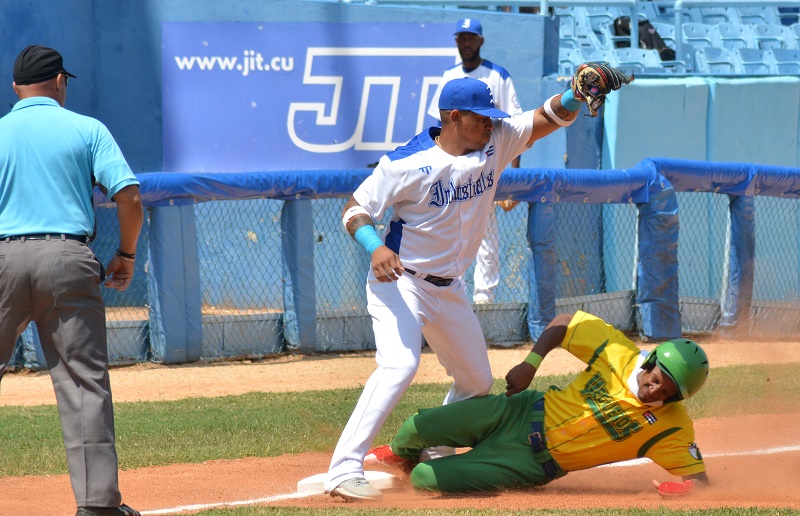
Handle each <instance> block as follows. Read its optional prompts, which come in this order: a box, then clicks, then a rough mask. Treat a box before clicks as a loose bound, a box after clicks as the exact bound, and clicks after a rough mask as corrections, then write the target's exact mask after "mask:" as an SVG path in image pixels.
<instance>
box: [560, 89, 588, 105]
mask: <svg viewBox="0 0 800 516" xmlns="http://www.w3.org/2000/svg"><path fill="white" fill-rule="evenodd" d="M582 104H583V102H581V101H580V100H578V99H576V98H575V94H574V93H572V89H571V88H570V89H568V90H567V91H565V92H564V94H563V95H561V105H562V106H564V109H567V110H569V111H580V110H581V105H582Z"/></svg>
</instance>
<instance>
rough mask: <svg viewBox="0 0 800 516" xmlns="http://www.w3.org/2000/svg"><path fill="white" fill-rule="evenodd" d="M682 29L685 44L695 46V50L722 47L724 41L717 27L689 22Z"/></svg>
mask: <svg viewBox="0 0 800 516" xmlns="http://www.w3.org/2000/svg"><path fill="white" fill-rule="evenodd" d="M681 28H682V30H683V42H684V43H689V44H690V45H694V46H695V48H704V47H722V39H721V38H720V36H719V32H718V31H717V27H716V26H715V25H707V24H705V23H694V22H689V23H684V24H683V25H682V26H681Z"/></svg>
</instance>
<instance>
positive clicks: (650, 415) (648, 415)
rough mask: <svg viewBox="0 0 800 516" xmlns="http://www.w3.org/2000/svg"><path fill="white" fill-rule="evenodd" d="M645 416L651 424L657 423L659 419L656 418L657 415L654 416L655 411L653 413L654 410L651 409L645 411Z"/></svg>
mask: <svg viewBox="0 0 800 516" xmlns="http://www.w3.org/2000/svg"><path fill="white" fill-rule="evenodd" d="M644 418H645V419H646V420H647V422H648V423H650V424H651V425H652V424H655V422H656V421H658V419H656V416H654V415H653V413H652V412H650V411H649V410H648V411H647V412H645V413H644Z"/></svg>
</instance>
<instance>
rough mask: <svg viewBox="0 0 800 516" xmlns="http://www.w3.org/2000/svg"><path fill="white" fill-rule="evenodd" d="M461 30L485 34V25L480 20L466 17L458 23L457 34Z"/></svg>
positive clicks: (479, 34)
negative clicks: (482, 25)
mask: <svg viewBox="0 0 800 516" xmlns="http://www.w3.org/2000/svg"><path fill="white" fill-rule="evenodd" d="M459 32H471V33H473V34H477V35H478V36H483V27H481V22H479V21H478V20H473V19H472V18H464V19H463V20H458V22H457V23H456V32H455V33H456V34H458V33H459Z"/></svg>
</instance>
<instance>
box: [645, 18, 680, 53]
mask: <svg viewBox="0 0 800 516" xmlns="http://www.w3.org/2000/svg"><path fill="white" fill-rule="evenodd" d="M650 25H652V26H653V28H654V29H656V32H658V35H659V36H661V39H663V40H664V43H666V44H667V46H668V47H669V48H671V49H673V50H674V49H675V25H674V24H673V23H672V22H669V23H667V22H658V21H655V22H654V21H651V22H650Z"/></svg>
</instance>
